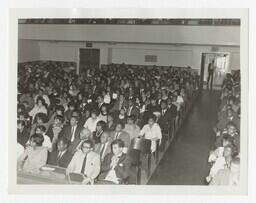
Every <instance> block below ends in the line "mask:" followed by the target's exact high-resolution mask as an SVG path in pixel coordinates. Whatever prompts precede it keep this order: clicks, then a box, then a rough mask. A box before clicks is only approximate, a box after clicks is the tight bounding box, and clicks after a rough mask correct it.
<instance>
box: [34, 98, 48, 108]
mask: <svg viewBox="0 0 256 203" xmlns="http://www.w3.org/2000/svg"><path fill="white" fill-rule="evenodd" d="M36 105H37V106H38V107H39V108H42V107H45V108H46V107H47V104H46V103H45V100H44V98H43V97H41V96H38V97H37V99H36Z"/></svg>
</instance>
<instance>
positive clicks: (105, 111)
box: [99, 104, 108, 122]
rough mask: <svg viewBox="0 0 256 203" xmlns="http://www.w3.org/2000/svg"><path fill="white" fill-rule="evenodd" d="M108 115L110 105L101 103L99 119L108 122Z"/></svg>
mask: <svg viewBox="0 0 256 203" xmlns="http://www.w3.org/2000/svg"><path fill="white" fill-rule="evenodd" d="M107 117H108V106H107V105H106V104H103V105H101V108H100V114H99V120H102V121H104V122H107Z"/></svg>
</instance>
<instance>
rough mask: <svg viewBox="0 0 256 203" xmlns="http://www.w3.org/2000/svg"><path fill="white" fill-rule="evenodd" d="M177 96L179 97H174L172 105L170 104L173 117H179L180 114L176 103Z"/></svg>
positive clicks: (169, 107)
mask: <svg viewBox="0 0 256 203" xmlns="http://www.w3.org/2000/svg"><path fill="white" fill-rule="evenodd" d="M176 98H177V97H173V102H172V103H171V105H170V106H168V109H169V111H170V114H171V117H172V119H175V118H176V117H177V114H178V108H177V106H176V105H175V104H174V103H175V102H176Z"/></svg>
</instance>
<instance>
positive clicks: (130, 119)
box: [127, 115, 136, 126]
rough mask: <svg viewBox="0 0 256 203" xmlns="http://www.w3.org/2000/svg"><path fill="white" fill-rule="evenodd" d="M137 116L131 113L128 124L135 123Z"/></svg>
mask: <svg viewBox="0 0 256 203" xmlns="http://www.w3.org/2000/svg"><path fill="white" fill-rule="evenodd" d="M135 122H136V117H135V116H134V115H130V116H128V117H127V125H130V126H133V125H135Z"/></svg>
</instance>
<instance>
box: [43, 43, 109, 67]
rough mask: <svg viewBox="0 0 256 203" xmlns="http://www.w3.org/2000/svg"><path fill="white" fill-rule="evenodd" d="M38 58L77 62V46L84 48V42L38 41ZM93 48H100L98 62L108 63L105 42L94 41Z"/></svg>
mask: <svg viewBox="0 0 256 203" xmlns="http://www.w3.org/2000/svg"><path fill="white" fill-rule="evenodd" d="M39 46H40V59H41V60H56V61H74V62H78V58H79V48H86V45H85V43H84V42H63V41H59V42H58V41H40V42H39ZM93 48H95V49H100V64H107V63H108V58H107V57H108V47H107V46H106V44H102V43H94V44H93Z"/></svg>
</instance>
